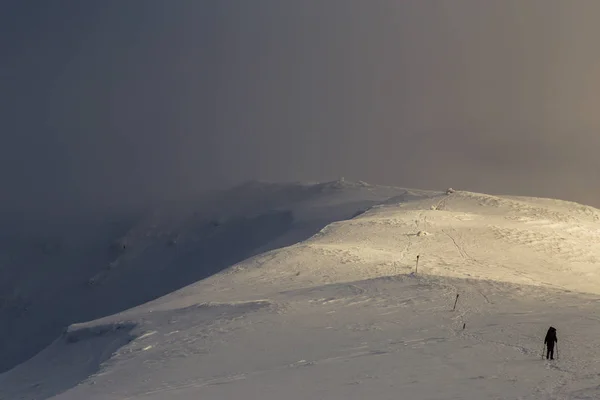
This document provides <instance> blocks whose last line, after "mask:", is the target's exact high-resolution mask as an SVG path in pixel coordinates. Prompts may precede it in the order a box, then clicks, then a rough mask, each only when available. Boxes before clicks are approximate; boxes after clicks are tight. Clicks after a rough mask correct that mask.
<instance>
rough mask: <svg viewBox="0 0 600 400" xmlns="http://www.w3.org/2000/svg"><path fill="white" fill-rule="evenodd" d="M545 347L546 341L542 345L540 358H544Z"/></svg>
mask: <svg viewBox="0 0 600 400" xmlns="http://www.w3.org/2000/svg"><path fill="white" fill-rule="evenodd" d="M545 349H546V343H544V344H543V345H542V360H543V359H544V350H545Z"/></svg>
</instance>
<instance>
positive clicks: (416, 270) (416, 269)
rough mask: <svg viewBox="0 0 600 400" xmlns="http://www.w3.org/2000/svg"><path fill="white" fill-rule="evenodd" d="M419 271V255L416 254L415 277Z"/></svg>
mask: <svg viewBox="0 0 600 400" xmlns="http://www.w3.org/2000/svg"><path fill="white" fill-rule="evenodd" d="M418 270H419V255H418V254H417V264H416V265H415V275H416V274H417V272H418Z"/></svg>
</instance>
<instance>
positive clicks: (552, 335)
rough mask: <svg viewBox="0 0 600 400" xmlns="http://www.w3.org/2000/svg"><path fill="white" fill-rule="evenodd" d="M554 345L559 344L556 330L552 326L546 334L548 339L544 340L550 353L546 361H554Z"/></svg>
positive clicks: (547, 353) (547, 354)
mask: <svg viewBox="0 0 600 400" xmlns="http://www.w3.org/2000/svg"><path fill="white" fill-rule="evenodd" d="M554 343H558V338H557V337H556V328H554V327H553V326H551V327H550V328H548V332H547V333H546V337H545V338H544V344H545V345H546V348H547V349H548V351H547V352H546V360H547V359H548V358H550V359H551V360H554Z"/></svg>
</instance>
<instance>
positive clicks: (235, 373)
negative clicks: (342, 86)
mask: <svg viewBox="0 0 600 400" xmlns="http://www.w3.org/2000/svg"><path fill="white" fill-rule="evenodd" d="M106 231H108V230H106ZM106 231H104V232H105V233H104V234H103V235H104V236H102V238H103V240H102V241H100V243H101V244H98V237H99V236H98V235H96V236H94V235H91V237H90V240H89V243H88V247H87V250H86V252H82V254H83V255H85V257H83V256H82V258H78V257H75V256H74V255H71V256H70V257H73V258H62V259H63V260H70V263H69V264H66V266H65V265H62V266H61V268H65V269H64V271H69V272H70V273H71V274H70V275H66V276H63V275H55V274H51V273H49V272H46V274H45V275H43V279H45V280H46V281H48V282H56V284H57V285H59V287H60V288H61V290H62V292H64V293H62V296H58V297H56V298H51V296H49V294H50V293H56V292H57V291H56V290H54V291H52V292H49V293H47V294H46V295H45V296H41V295H40V294H38V292H37V290H39V287H42V286H39V285H36V284H32V283H31V282H30V281H29V280H27V279H24V278H23V279H22V280H19V278H20V277H25V274H22V275H19V274H14V275H12V277H13V281H12V282H13V283H14V284H15V287H19V286H18V284H27V285H24V286H20V287H21V289H20V291H18V293H19V295H20V296H21V298H22V299H23V302H22V303H23V304H27V307H26V310H23V311H22V312H20V313H15V312H14V310H13V311H12V312H13V313H12V314H11V313H8V312H6V310H11V309H10V307H5V309H4V310H5V311H4V313H3V314H1V317H2V318H3V320H2V322H3V324H6V325H4V326H9V325H10V326H11V328H12V329H11V330H5V331H3V335H4V336H3V338H2V339H3V341H4V343H5V344H6V343H10V344H11V345H15V344H16V345H19V344H20V345H21V346H22V348H21V350H27V351H32V347H28V344H29V345H30V343H29V339H30V338H32V337H36V334H40V333H42V335H45V337H46V338H48V337H50V339H54V338H55V340H54V342H52V344H50V345H49V346H47V347H46V348H45V349H44V350H43V351H41V352H39V353H38V354H37V355H35V356H34V357H33V358H32V359H30V360H28V361H26V362H24V363H22V364H20V365H19V366H17V367H16V368H14V369H12V370H10V371H9V372H7V373H4V374H0V399H14V398H22V399H37V400H39V399H46V398H50V397H52V396H56V399H60V400H71V399H81V398H86V399H164V398H174V399H182V400H188V399H192V398H198V397H202V398H215V399H216V398H239V397H240V396H245V397H246V398H256V399H258V398H260V399H269V400H271V399H279V398H289V399H296V398H298V399H300V398H303V399H304V398H327V399H333V398H340V399H341V398H344V399H349V398H356V399H360V398H365V397H367V396H375V397H377V396H379V397H377V398H398V390H401V391H402V393H403V394H405V395H406V398H415V399H420V398H440V399H441V398H460V399H484V398H490V399H492V398H493V399H498V398H521V399H538V398H543V399H546V398H547V399H559V398H560V399H563V398H564V399H589V398H597V395H599V394H600V392H599V391H598V389H597V388H598V387H600V380H599V379H598V377H599V376H600V361H598V360H600V358H598V357H596V356H594V354H595V353H596V352H597V351H598V349H600V344H596V343H595V338H596V337H597V334H598V333H599V332H600V322H599V321H600V313H598V311H597V310H596V308H597V307H596V306H597V304H598V301H599V299H598V295H599V294H600V274H599V272H598V260H600V246H599V245H598V239H599V238H600V210H597V209H595V208H592V207H588V206H584V205H581V204H577V203H573V202H568V201H560V200H551V199H541V198H528V197H515V196H492V195H485V194H478V193H472V192H466V191H455V190H447V191H422V190H409V189H402V188H391V187H379V186H372V185H368V184H366V183H362V182H359V183H352V182H347V181H344V180H340V181H335V182H328V183H324V184H310V185H309V184H289V185H288V184H286V185H278V184H262V183H251V184H247V185H242V186H239V187H237V188H234V189H232V190H231V191H227V192H225V193H224V194H223V195H222V196H219V197H217V198H216V199H215V200H213V201H212V202H208V203H206V202H205V203H203V204H202V205H201V206H198V205H197V204H195V205H194V204H191V205H189V204H188V205H187V206H181V207H179V208H176V209H172V208H171V209H163V210H159V211H156V212H154V213H153V214H151V215H149V216H146V217H145V218H141V219H137V220H135V221H134V222H133V223H132V224H131V225H130V226H129V228H128V229H123V230H121V231H120V232H121V233H119V234H118V235H114V234H112V233H111V234H106ZM111 232H112V231H111ZM59 242H60V241H59ZM53 243H54V242H53ZM42 248H45V247H44V246H42ZM61 249H62V247H61V246H57V247H52V251H51V254H53V255H52V257H55V258H53V259H54V260H60V259H61V256H60V255H61V252H62V251H64V250H61ZM102 250H103V251H108V252H109V253H110V254H109V255H108V256H104V257H105V258H104V259H105V260H108V261H107V264H108V266H107V267H106V266H105V267H98V266H99V265H100V264H101V263H99V262H98V261H99V260H98V258H99V257H100V256H102ZM57 254H58V255H57ZM417 256H419V262H418V270H417V271H415V269H416V267H417V263H416V262H417ZM29 260H31V259H29ZM73 260H75V261H77V263H80V262H81V261H82V260H88V261H96V263H95V264H93V265H87V266H85V265H84V266H82V265H81V264H77V263H76V262H75V261H73ZM100 261H101V260H100ZM21 265H23V266H27V265H30V264H27V263H23V264H21ZM55 265H58V262H57V264H55ZM78 265H79V266H80V267H81V268H80V269H77V268H76V266H78ZM94 265H95V267H94ZM67 267H68V268H67ZM34 271H35V269H30V270H29V273H30V275H31V274H32V273H33V272H34ZM46 271H47V270H46ZM9 272H10V271H9ZM415 272H416V273H415ZM50 279H51V280H50ZM33 281H34V282H35V276H33ZM457 294H460V300H458V298H457V297H456V295H457ZM49 299H50V300H51V301H49ZM148 300H149V301H148ZM44 301H45V302H44ZM455 301H458V304H457V307H456V310H454V309H453V304H454V302H455ZM73 303H76V304H73ZM19 304H21V303H19ZM91 306H94V307H96V308H95V309H93V312H90V310H89V309H88V308H89V307H91ZM15 307H16V306H15ZM41 316H45V317H46V318H41ZM98 317H101V318H98ZM96 318H98V319H96ZM57 321H59V322H60V323H59V322H57ZM50 322H52V324H50ZM49 324H50V326H51V327H52V329H53V330H48V331H44V328H45V327H46V326H48V325H49ZM61 324H62V328H60V330H59V331H58V332H56V329H58V328H59V327H60V325H61ZM550 324H552V325H554V326H557V327H558V330H559V337H560V338H561V342H560V343H561V357H563V358H564V359H565V360H564V361H562V364H561V366H560V367H556V368H555V367H553V366H551V365H545V364H543V363H539V358H540V354H539V352H540V345H541V342H540V340H541V339H540V337H539V335H540V334H541V335H542V336H543V333H544V329H546V328H547V326H548V325H550ZM67 325H70V326H69V328H68V329H64V328H65V327H66V326H67ZM61 332H62V333H61ZM19 335H21V336H19ZM45 340H48V339H45ZM40 343H42V341H40ZM6 348H9V346H8V345H6ZM11 348H12V347H11ZM7 354H9V355H10V352H7ZM536 360H537V361H536ZM480 379H481V383H479V382H480V381H479V380H480ZM490 382H491V383H490ZM309 383H310V384H309ZM395 385H399V386H397V387H395ZM394 387H395V388H394ZM391 388H394V389H391ZM503 396H504V397H503Z"/></svg>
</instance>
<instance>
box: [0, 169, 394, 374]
mask: <svg viewBox="0 0 600 400" xmlns="http://www.w3.org/2000/svg"><path fill="white" fill-rule="evenodd" d="M405 192H406V190H404V189H398V188H386V187H372V186H369V185H366V184H364V183H351V182H345V181H342V180H340V181H335V182H327V183H322V184H267V183H260V182H250V183H247V184H244V185H240V186H237V187H234V188H232V189H230V190H227V191H224V192H219V193H216V194H214V195H211V196H206V197H204V198H202V199H200V200H199V201H194V202H188V203H176V204H168V205H165V206H163V207H162V208H160V209H156V210H152V211H151V212H146V213H139V214H136V215H118V216H112V217H111V218H110V219H102V220H89V221H81V220H77V221H63V222H62V225H60V226H50V227H46V226H44V227H42V228H43V229H39V230H38V231H34V230H33V228H38V227H32V226H28V227H27V229H22V230H21V231H18V232H15V231H6V230H5V231H4V232H0V326H2V327H3V329H0V372H1V371H4V370H6V369H8V368H10V367H13V366H15V365H17V364H18V363H20V362H23V361H25V360H26V359H28V358H29V357H31V356H33V355H34V354H36V353H37V352H39V351H40V350H42V349H43V348H44V347H46V346H47V345H48V344H50V343H51V342H52V341H53V340H54V339H55V338H56V337H58V335H60V333H61V332H62V331H63V329H64V328H66V327H67V326H68V325H70V324H72V323H76V322H80V321H88V320H92V319H96V318H99V317H103V316H106V315H110V314H114V313H117V312H120V311H123V310H126V309H128V308H131V307H134V306H137V305H139V304H143V303H145V302H147V301H149V300H153V299H156V298H158V297H160V296H163V295H165V294H168V293H170V292H172V291H174V290H177V289H179V288H181V287H184V286H186V285H189V284H191V283H194V282H197V281H198V280H201V279H203V278H206V277H207V276H210V275H212V274H214V273H216V272H219V271H220V270H222V269H223V268H227V267H229V266H230V265H232V264H234V263H236V262H239V261H242V260H244V259H246V258H247V257H250V256H252V255H255V254H259V253H261V252H264V251H267V250H271V249H275V248H278V247H282V246H286V245H290V244H293V243H295V242H297V241H301V240H304V239H306V238H308V237H310V236H311V235H313V234H314V233H316V232H318V231H319V230H320V229H321V228H323V227H325V226H326V225H327V224H329V223H331V222H333V221H337V220H340V219H347V218H351V217H352V216H353V215H355V214H356V213H357V212H359V211H362V210H365V209H367V208H369V207H370V206H372V205H374V204H378V203H380V202H381V201H385V200H386V199H388V198H390V197H393V196H397V195H399V194H402V193H405ZM7 226H8V225H7ZM0 228H4V226H3V225H2V224H0Z"/></svg>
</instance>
